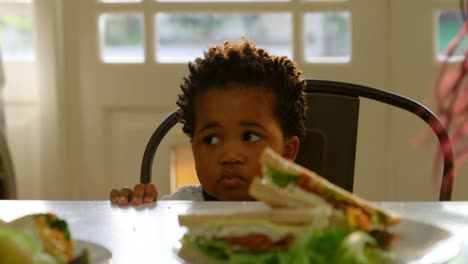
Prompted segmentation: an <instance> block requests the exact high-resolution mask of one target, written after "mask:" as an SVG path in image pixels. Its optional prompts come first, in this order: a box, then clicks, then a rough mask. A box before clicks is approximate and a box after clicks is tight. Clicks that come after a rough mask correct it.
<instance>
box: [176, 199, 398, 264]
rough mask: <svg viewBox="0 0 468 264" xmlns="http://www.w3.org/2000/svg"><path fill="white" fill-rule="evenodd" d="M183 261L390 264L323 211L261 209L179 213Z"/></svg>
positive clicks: (367, 239)
mask: <svg viewBox="0 0 468 264" xmlns="http://www.w3.org/2000/svg"><path fill="white" fill-rule="evenodd" d="M179 224H180V225H181V226H184V227H186V228H187V232H186V233H185V235H184V236H183V238H182V239H181V242H182V246H181V248H180V250H179V252H178V255H179V257H181V258H182V259H183V260H184V261H185V263H191V264H196V263H203V264H205V263H206V264H268V263H275V264H289V263H295V264H325V263H327V264H346V263H349V264H377V263H378V264H382V263H394V261H395V258H394V256H392V255H391V254H390V253H388V252H386V251H384V250H382V249H380V248H379V247H377V244H376V242H375V239H373V238H372V237H371V236H370V235H369V234H367V233H365V232H362V231H359V230H354V231H352V230H350V229H348V228H347V227H346V226H344V225H341V224H342V221H341V220H340V218H339V217H337V215H334V212H333V211H332V210H330V208H327V207H316V208H301V209H298V208H262V209H255V210H251V211H238V210H232V211H224V212H219V211H215V212H205V213H197V214H188V215H179Z"/></svg>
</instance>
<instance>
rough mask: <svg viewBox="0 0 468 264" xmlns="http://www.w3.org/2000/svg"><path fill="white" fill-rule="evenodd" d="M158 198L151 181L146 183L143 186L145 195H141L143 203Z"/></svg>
mask: <svg viewBox="0 0 468 264" xmlns="http://www.w3.org/2000/svg"><path fill="white" fill-rule="evenodd" d="M157 198H158V190H156V186H154V184H152V183H148V184H147V185H146V186H145V195H144V197H143V203H152V202H154V201H156V199H157Z"/></svg>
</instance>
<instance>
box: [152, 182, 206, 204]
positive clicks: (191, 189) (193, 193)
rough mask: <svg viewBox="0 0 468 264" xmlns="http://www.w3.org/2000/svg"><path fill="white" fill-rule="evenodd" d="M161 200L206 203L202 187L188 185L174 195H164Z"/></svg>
mask: <svg viewBox="0 0 468 264" xmlns="http://www.w3.org/2000/svg"><path fill="white" fill-rule="evenodd" d="M161 200H166V201H167V200H173V201H176V200H189V201H204V200H205V199H204V197H203V188H202V186H201V185H187V186H184V187H181V188H180V189H178V190H177V191H175V192H174V193H173V194H170V195H164V196H163V197H162V198H161Z"/></svg>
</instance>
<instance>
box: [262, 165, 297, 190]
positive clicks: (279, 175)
mask: <svg viewBox="0 0 468 264" xmlns="http://www.w3.org/2000/svg"><path fill="white" fill-rule="evenodd" d="M265 173H266V175H268V176H270V178H271V180H272V181H273V183H274V184H276V185H277V186H279V187H286V186H287V185H288V184H290V183H291V182H296V181H297V180H299V175H294V174H287V173H284V172H280V171H277V170H275V169H274V168H271V167H268V166H266V167H265Z"/></svg>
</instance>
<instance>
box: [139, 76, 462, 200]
mask: <svg viewBox="0 0 468 264" xmlns="http://www.w3.org/2000/svg"><path fill="white" fill-rule="evenodd" d="M306 81H307V88H306V92H307V94H308V99H309V102H308V104H309V110H308V113H307V121H306V130H307V131H306V132H307V133H306V137H305V139H303V143H301V144H302V147H301V148H300V149H299V155H298V158H297V160H296V161H297V162H298V163H299V164H301V165H303V166H305V167H307V168H309V169H311V170H314V171H316V172H317V173H319V174H321V175H323V176H324V177H325V178H327V179H329V180H330V181H331V182H333V183H335V184H337V185H339V186H341V187H342V188H345V189H347V190H349V191H352V188H353V180H354V163H355V151H356V137H357V124H358V114H359V98H367V99H372V100H375V101H379V102H382V103H386V104H390V105H393V106H395V107H398V108H401V109H404V110H406V111H409V112H411V113H413V114H415V115H417V116H418V117H419V118H421V119H422V120H424V121H425V122H426V123H427V124H428V125H429V126H430V127H431V129H432V130H433V131H434V133H435V135H436V136H437V138H438V140H439V144H440V151H441V153H442V156H443V159H444V167H443V175H442V183H441V186H440V193H439V200H440V201H449V200H451V197H452V188H453V177H454V170H453V149H452V144H451V142H450V139H449V137H448V134H447V131H446V130H445V129H444V126H443V125H442V123H441V122H440V120H439V119H438V118H437V117H436V116H435V115H434V114H433V113H432V112H431V111H430V110H429V109H428V108H427V107H425V106H424V105H422V104H420V103H418V102H416V101H414V100H411V99H409V98H406V97H403V96H400V95H397V94H393V93H389V92H385V91H382V90H379V89H375V88H371V87H367V86H362V85H357V84H351V83H345V82H335V81H327V80H314V79H307V80H306ZM327 102H328V103H327ZM176 112H177V110H175V111H174V112H172V113H170V114H169V115H168V116H167V117H166V118H165V119H164V120H163V121H162V122H161V124H160V125H159V126H158V127H157V129H156V130H155V131H154V133H153V135H152V136H151V138H150V140H149V141H148V144H147V146H146V149H145V152H144V155H143V160H142V166H141V175H140V182H141V183H145V184H146V183H149V182H151V168H152V163H153V158H154V155H155V153H156V150H157V148H158V146H159V143H160V142H161V140H162V139H163V137H164V135H165V134H166V133H167V132H168V131H169V130H170V129H171V128H172V127H173V126H174V125H175V124H176V123H177V122H178V120H177V115H176ZM333 115H335V116H337V117H336V118H333V117H332V116H333ZM343 115H348V117H346V118H345V117H344V116H343ZM330 120H339V122H330ZM344 127H346V128H344ZM343 129H346V130H343ZM342 131H347V133H342ZM348 132H349V133H348ZM343 135H347V138H345V139H340V136H341V137H342V136H343ZM340 140H342V141H340ZM337 150H340V151H339V152H338V151H337ZM343 151H345V152H346V153H342V152H343ZM340 152H341V154H340ZM327 161H328V163H327ZM338 164H339V165H338ZM333 168H334V169H333ZM337 168H339V169H337Z"/></svg>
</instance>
